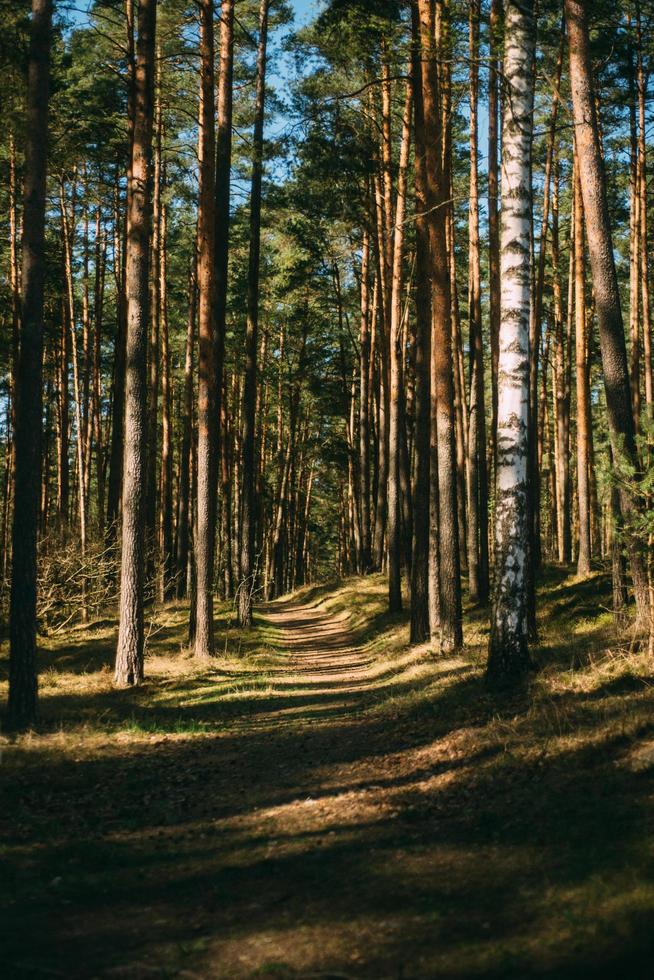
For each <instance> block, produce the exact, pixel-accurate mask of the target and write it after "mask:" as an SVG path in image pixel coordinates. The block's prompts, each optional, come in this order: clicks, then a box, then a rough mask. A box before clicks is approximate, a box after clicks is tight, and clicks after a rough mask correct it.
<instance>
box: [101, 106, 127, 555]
mask: <svg viewBox="0 0 654 980" xmlns="http://www.w3.org/2000/svg"><path fill="white" fill-rule="evenodd" d="M132 101H133V100H131V99H130V102H132ZM131 166H132V165H131V148H130V165H129V169H128V176H127V181H128V182H127V193H128V197H129V194H130V186H131V179H130V173H131ZM119 203H120V202H119V195H118V187H116V201H115V218H114V226H115V236H114V255H115V257H116V259H115V261H114V279H115V285H116V340H115V343H114V364H113V375H112V382H111V408H112V413H111V414H112V426H111V442H110V447H109V480H108V486H107V542H108V543H109V544H114V543H115V541H116V540H117V537H118V520H119V517H120V502H121V493H122V485H123V452H124V446H125V368H126V342H127V296H126V292H125V285H126V275H125V273H126V266H125V263H126V257H127V256H126V252H127V249H126V248H125V247H124V245H126V242H124V244H123V235H122V234H121V231H120V227H121V222H120V218H119V215H120V210H119Z"/></svg>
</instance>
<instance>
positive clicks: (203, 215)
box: [194, 0, 218, 657]
mask: <svg viewBox="0 0 654 980" xmlns="http://www.w3.org/2000/svg"><path fill="white" fill-rule="evenodd" d="M200 61H201V73H200V126H201V130H200V178H199V180H200V188H199V195H200V196H199V208H198V472H197V484H196V533H195V539H194V545H195V547H194V553H195V582H196V595H195V600H196V607H195V654H196V656H200V657H209V656H213V654H214V629H213V572H214V555H215V540H216V499H215V498H216V493H215V486H216V485H215V472H216V466H217V460H216V435H217V433H216V426H217V424H218V421H217V418H216V384H217V379H216V358H215V343H216V339H215V323H214V312H215V307H214V279H215V277H214V272H215V269H214V261H215V252H214V250H215V231H216V228H215V213H214V208H215V180H216V165H215V127H214V112H215V110H214V33H213V2H212V0H202V2H201V4H200Z"/></svg>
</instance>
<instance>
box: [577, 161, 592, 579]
mask: <svg viewBox="0 0 654 980" xmlns="http://www.w3.org/2000/svg"><path fill="white" fill-rule="evenodd" d="M573 213H574V240H573V245H574V269H575V367H576V382H577V508H578V513H579V547H578V550H577V575H580V576H585V575H589V574H590V554H591V544H590V430H591V424H592V420H591V414H590V372H589V370H588V352H589V338H588V336H587V334H588V325H587V322H586V263H585V257H584V224H583V222H584V213H583V203H582V200H581V179H580V175H579V163H578V160H577V159H576V158H575V165H574V203H573Z"/></svg>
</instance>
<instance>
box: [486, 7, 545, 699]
mask: <svg viewBox="0 0 654 980" xmlns="http://www.w3.org/2000/svg"><path fill="white" fill-rule="evenodd" d="M534 35H535V22H534V15H533V5H532V3H531V0H528V2H520V3H518V0H507V2H506V6H505V46H504V79H505V85H506V101H505V107H504V120H503V132H502V148H503V149H502V232H501V281H502V293H501V319H500V334H499V362H498V380H499V385H498V410H497V467H496V490H495V496H496V515H495V594H494V601H493V612H492V616H491V634H490V641H489V650H488V673H487V676H488V680H489V682H491V683H493V684H499V685H502V684H508V683H512V682H515V681H516V680H518V679H519V678H520V677H521V676H522V675H523V674H524V672H525V670H526V669H527V668H528V666H529V652H528V645H527V598H528V597H527V561H528V524H527V520H528V508H527V468H528V452H529V446H528V422H529V312H530V279H531V261H530V235H531V220H530V215H531V186H530V175H531V140H532V131H533V118H532V108H533V98H534V79H533V53H534V40H535V38H534Z"/></svg>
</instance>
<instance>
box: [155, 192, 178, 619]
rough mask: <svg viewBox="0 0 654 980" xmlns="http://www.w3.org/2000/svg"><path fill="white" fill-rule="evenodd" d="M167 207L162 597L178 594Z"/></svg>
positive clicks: (162, 284) (162, 275) (162, 289)
mask: <svg viewBox="0 0 654 980" xmlns="http://www.w3.org/2000/svg"><path fill="white" fill-rule="evenodd" d="M167 217H168V212H167V206H166V205H165V204H163V205H162V208H161V231H160V239H161V248H160V250H159V270H158V273H159V303H160V313H159V328H160V333H161V433H162V434H161V484H160V488H159V537H160V541H159V553H160V555H161V576H162V580H161V598H162V599H163V600H164V602H167V601H168V600H169V599H172V598H173V596H174V594H175V551H174V545H173V418H172V379H171V372H170V346H169V341H168V289H167V276H166V268H167V266H166V254H167V252H166V248H167V231H168V221H167Z"/></svg>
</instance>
